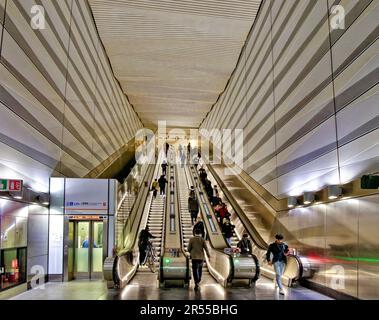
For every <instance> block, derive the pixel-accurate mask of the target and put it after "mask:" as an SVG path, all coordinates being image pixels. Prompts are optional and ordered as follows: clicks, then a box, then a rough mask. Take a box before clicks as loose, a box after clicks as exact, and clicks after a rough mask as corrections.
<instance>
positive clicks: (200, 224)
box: [192, 217, 205, 239]
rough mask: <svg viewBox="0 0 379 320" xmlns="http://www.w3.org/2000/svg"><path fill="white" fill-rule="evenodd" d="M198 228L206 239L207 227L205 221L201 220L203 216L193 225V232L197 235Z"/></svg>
mask: <svg viewBox="0 0 379 320" xmlns="http://www.w3.org/2000/svg"><path fill="white" fill-rule="evenodd" d="M196 230H200V234H201V236H202V238H203V239H205V227H204V222H203V220H201V217H198V218H197V222H196V223H195V225H194V226H193V229H192V234H193V235H194V236H195V235H196Z"/></svg>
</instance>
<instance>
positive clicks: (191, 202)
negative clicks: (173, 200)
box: [188, 197, 199, 225]
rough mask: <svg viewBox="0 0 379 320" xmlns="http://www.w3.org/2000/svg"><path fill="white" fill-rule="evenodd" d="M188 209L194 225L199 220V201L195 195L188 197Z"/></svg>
mask: <svg viewBox="0 0 379 320" xmlns="http://www.w3.org/2000/svg"><path fill="white" fill-rule="evenodd" d="M188 211H189V212H190V214H191V223H192V225H194V224H195V222H196V220H197V215H198V213H199V202H198V201H197V199H196V198H195V197H189V198H188Z"/></svg>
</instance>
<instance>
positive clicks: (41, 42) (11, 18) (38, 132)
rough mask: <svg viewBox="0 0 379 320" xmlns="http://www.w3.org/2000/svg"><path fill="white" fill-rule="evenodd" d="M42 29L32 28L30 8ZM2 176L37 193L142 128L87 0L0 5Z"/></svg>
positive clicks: (21, 0)
mask: <svg viewBox="0 0 379 320" xmlns="http://www.w3.org/2000/svg"><path fill="white" fill-rule="evenodd" d="M35 4H37V5H42V6H43V7H44V9H45V18H46V28H45V29H44V30H33V29H32V28H31V25H30V20H31V17H32V14H31V12H30V10H31V7H32V6H33V5H35ZM0 19H1V20H0V22H1V36H2V41H1V43H2V46H1V63H0V79H1V83H0V176H1V177H3V178H7V177H9V178H10V177H13V178H14V177H18V178H22V179H24V180H25V182H26V183H27V184H29V185H30V186H32V187H35V188H38V189H40V190H46V189H47V188H48V181H49V180H48V179H49V177H50V176H52V175H54V176H56V175H58V176H60V175H63V176H70V177H81V176H85V175H86V174H87V173H88V172H90V171H91V170H92V169H94V168H95V167H97V166H98V165H99V164H100V163H102V162H103V161H105V160H106V159H107V158H109V157H110V156H111V155H112V154H114V153H115V152H116V151H117V150H120V149H121V148H122V147H123V146H125V144H127V143H128V141H130V140H131V139H132V138H133V136H134V134H135V131H136V130H138V129H139V128H141V127H142V124H141V122H140V120H139V118H138V117H137V116H136V114H135V112H134V109H133V108H132V106H131V105H130V103H129V102H128V100H127V98H126V97H125V95H124V94H123V92H122V90H121V88H120V86H119V84H118V82H117V81H116V79H115V78H114V75H113V72H112V69H111V66H110V64H109V61H108V58H107V55H106V52H105V51H104V49H103V46H102V43H101V42H100V40H99V36H98V33H97V30H96V27H95V24H94V21H93V18H92V14H91V10H90V8H89V5H88V3H87V1H73V0H62V1H50V0H7V1H4V0H0Z"/></svg>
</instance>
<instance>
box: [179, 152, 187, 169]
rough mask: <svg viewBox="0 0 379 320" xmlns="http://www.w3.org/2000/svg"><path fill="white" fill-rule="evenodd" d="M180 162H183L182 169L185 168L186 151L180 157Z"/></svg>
mask: <svg viewBox="0 0 379 320" xmlns="http://www.w3.org/2000/svg"><path fill="white" fill-rule="evenodd" d="M180 160H181V162H182V168H184V165H185V163H186V154H185V153H184V151H182V155H181V156H180Z"/></svg>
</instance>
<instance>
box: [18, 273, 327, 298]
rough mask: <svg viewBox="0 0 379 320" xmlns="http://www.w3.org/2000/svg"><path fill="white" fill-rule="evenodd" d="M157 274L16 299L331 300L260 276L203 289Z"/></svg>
mask: <svg viewBox="0 0 379 320" xmlns="http://www.w3.org/2000/svg"><path fill="white" fill-rule="evenodd" d="M156 279H157V276H156V274H151V273H137V275H136V276H135V277H134V279H133V280H132V281H131V283H130V284H129V285H128V286H126V287H125V288H124V289H123V290H114V289H111V290H108V289H107V287H106V284H105V282H103V281H84V280H80V281H79V280H78V281H71V282H65V283H57V282H49V283H47V284H45V288H44V289H33V290H30V291H27V292H24V293H22V294H20V295H18V296H16V297H14V298H13V299H14V300H98V299H100V300H115V299H116V300H120V299H121V300H137V299H138V300H145V299H146V300H147V299H149V300H200V299H201V300H328V299H330V298H328V297H326V296H324V295H322V294H319V293H317V292H314V291H311V290H308V289H306V288H302V287H298V288H286V289H285V290H286V292H287V294H286V295H285V296H284V297H283V296H280V295H279V294H278V292H277V290H274V284H273V282H272V281H271V280H268V279H265V278H261V279H259V280H258V282H257V284H256V287H255V288H227V289H224V288H223V287H222V286H221V285H219V284H218V283H216V281H215V280H214V279H213V278H212V277H210V276H207V277H204V278H203V281H202V283H201V289H200V292H194V290H193V288H192V286H191V287H190V288H187V289H184V288H163V289H162V288H161V289H159V287H158V282H157V280H156Z"/></svg>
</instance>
